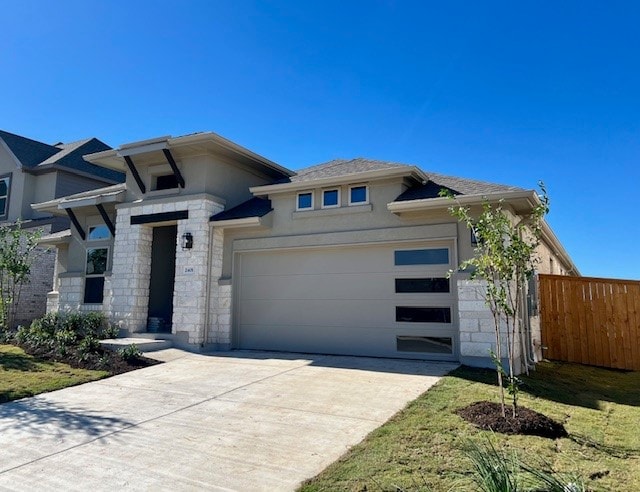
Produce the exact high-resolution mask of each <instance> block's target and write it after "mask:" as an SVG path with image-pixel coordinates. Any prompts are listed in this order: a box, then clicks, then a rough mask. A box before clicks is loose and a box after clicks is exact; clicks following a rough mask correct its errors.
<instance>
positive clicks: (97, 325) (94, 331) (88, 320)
mask: <svg viewBox="0 0 640 492" xmlns="http://www.w3.org/2000/svg"><path fill="white" fill-rule="evenodd" d="M116 332H117V327H113V326H111V325H110V324H109V322H108V320H107V318H106V316H105V315H104V314H103V313H100V312H88V313H80V312H73V313H66V314H65V313H48V314H46V315H44V316H43V317H42V318H38V319H36V320H34V321H33V322H32V323H31V326H29V327H20V328H19V329H18V331H17V333H16V335H15V340H16V342H17V343H18V344H20V345H22V346H27V347H31V348H33V349H37V350H40V351H54V352H55V353H57V354H58V355H59V356H61V357H65V356H67V355H68V354H69V353H71V352H73V351H75V350H78V351H79V357H81V358H83V360H85V359H86V357H87V355H88V354H91V353H98V352H99V348H100V344H99V343H98V342H99V340H104V339H106V338H113V336H114V333H116Z"/></svg>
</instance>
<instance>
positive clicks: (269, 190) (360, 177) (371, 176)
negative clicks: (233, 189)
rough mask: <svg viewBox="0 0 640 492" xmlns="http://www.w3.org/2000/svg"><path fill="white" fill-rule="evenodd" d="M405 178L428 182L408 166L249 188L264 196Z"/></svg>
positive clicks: (424, 176) (421, 173)
mask: <svg viewBox="0 0 640 492" xmlns="http://www.w3.org/2000/svg"><path fill="white" fill-rule="evenodd" d="M405 176H411V177H413V178H415V179H416V180H417V181H420V182H426V181H428V178H427V176H426V175H425V174H424V172H423V171H422V170H421V169H419V168H417V167H415V166H408V167H402V168H400V169H395V168H391V169H380V170H377V171H364V172H360V173H352V174H345V175H343V176H336V177H331V178H320V179H313V180H308V181H293V182H291V183H281V184H272V185H261V186H252V187H251V188H249V191H250V192H251V193H253V194H254V195H256V196H264V195H270V194H275V193H285V192H288V191H296V190H303V189H308V188H309V187H314V188H316V187H317V188H321V187H323V186H339V185H343V184H345V185H346V184H351V183H354V182H363V181H371V180H380V179H391V178H401V177H405Z"/></svg>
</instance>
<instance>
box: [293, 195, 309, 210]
mask: <svg viewBox="0 0 640 492" xmlns="http://www.w3.org/2000/svg"><path fill="white" fill-rule="evenodd" d="M296 210H313V192H311V191H307V192H304V193H298V201H297V204H296Z"/></svg>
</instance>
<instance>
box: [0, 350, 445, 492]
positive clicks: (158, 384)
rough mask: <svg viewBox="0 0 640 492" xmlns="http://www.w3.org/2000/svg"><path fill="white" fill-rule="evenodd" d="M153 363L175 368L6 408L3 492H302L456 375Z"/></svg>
mask: <svg viewBox="0 0 640 492" xmlns="http://www.w3.org/2000/svg"><path fill="white" fill-rule="evenodd" d="M153 356H154V357H156V358H160V359H164V360H166V361H168V362H167V363H165V364H160V365H157V366H152V367H148V368H145V369H141V370H138V371H134V372H130V373H127V374H122V375H119V376H115V377H112V378H109V379H105V380H103V381H96V382H93V383H88V384H84V385H81V386H76V387H74V388H67V389H64V390H60V391H55V392H52V393H48V394H45V395H40V396H37V397H34V398H26V399H24V400H19V401H15V402H10V403H5V404H2V405H0V490H21V491H23V490H65V491H66V490H92V491H97V490H118V489H121V488H125V489H129V490H154V491H155V490H202V489H206V490H242V491H251V490H293V489H295V488H296V486H297V485H298V484H299V483H300V482H302V481H303V480H304V479H306V478H309V477H313V476H314V475H316V474H317V473H318V472H320V471H321V470H323V469H324V468H325V467H326V466H327V465H329V464H330V463H332V462H333V461H335V460H336V459H337V458H339V457H340V456H341V455H342V454H343V453H344V452H345V451H346V450H347V449H348V448H349V447H351V446H353V445H354V444H356V443H358V442H359V441H361V440H362V439H363V438H364V437H365V436H366V435H367V434H368V433H369V432H371V431H372V430H373V429H375V428H376V427H378V426H379V425H381V424H382V423H383V422H385V421H386V420H388V419H389V418H390V417H391V416H392V415H393V414H395V413H396V412H397V411H398V410H400V409H402V408H403V407H404V406H405V405H406V403H407V402H409V401H411V400H413V399H414V398H416V397H417V396H418V395H420V394H421V393H422V392H424V391H425V390H427V389H428V388H429V387H431V385H433V384H434V383H435V382H436V381H437V380H438V379H439V377H440V376H442V375H444V374H445V373H447V372H448V371H450V370H451V369H453V368H454V367H455V365H454V364H447V363H429V362H418V361H403V360H391V359H368V358H356V357H333V356H309V355H300V354H275V353H265V352H227V353H218V354H214V355H196V354H190V353H186V352H181V351H178V350H175V349H169V350H164V351H160V352H156V353H155V354H153ZM434 418H436V416H434Z"/></svg>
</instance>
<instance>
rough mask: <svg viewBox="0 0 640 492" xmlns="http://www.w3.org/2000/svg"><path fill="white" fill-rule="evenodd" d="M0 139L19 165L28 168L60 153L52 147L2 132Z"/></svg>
mask: <svg viewBox="0 0 640 492" xmlns="http://www.w3.org/2000/svg"><path fill="white" fill-rule="evenodd" d="M0 138H1V139H2V140H4V143H5V144H7V147H9V149H10V150H11V152H13V155H15V156H16V158H17V159H18V160H19V161H20V163H21V164H22V165H23V166H24V167H28V168H29V167H34V166H36V165H38V164H39V163H41V162H42V161H44V160H46V159H48V158H49V157H51V156H52V155H54V154H57V153H58V152H60V149H59V148H57V147H55V146H54V145H48V144H46V143H42V142H38V141H36V140H31V139H30V138H26V137H21V136H20V135H16V134H14V133H9V132H5V131H3V130H0Z"/></svg>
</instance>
